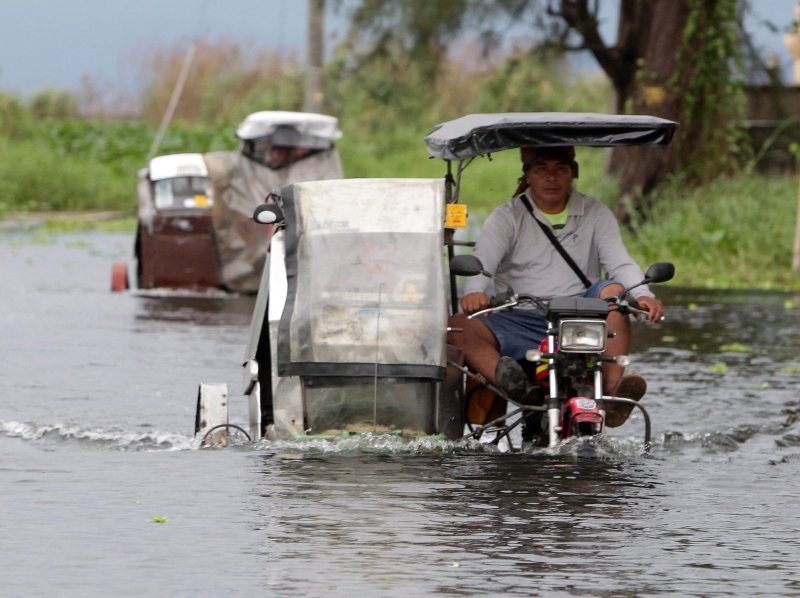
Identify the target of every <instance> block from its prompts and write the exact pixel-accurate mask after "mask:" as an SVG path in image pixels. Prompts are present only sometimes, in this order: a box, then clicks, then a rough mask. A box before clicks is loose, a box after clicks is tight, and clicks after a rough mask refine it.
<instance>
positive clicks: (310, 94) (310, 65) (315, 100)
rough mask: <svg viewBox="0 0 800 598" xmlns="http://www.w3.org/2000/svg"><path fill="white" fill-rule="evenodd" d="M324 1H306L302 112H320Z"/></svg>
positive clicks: (323, 53) (323, 58)
mask: <svg viewBox="0 0 800 598" xmlns="http://www.w3.org/2000/svg"><path fill="white" fill-rule="evenodd" d="M324 15H325V0H308V58H307V60H306V89H305V97H304V100H303V110H304V111H306V112H321V111H322V101H323V99H324V98H325V94H324V93H323V90H322V68H323V66H324V60H325V50H324V45H323V36H324V30H325V27H324V22H325V18H324Z"/></svg>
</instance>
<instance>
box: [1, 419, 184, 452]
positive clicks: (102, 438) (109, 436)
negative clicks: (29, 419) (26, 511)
mask: <svg viewBox="0 0 800 598" xmlns="http://www.w3.org/2000/svg"><path fill="white" fill-rule="evenodd" d="M0 435H2V436H6V437H8V438H19V439H22V440H25V441H28V442H32V443H35V444H38V445H41V446H43V447H49V448H53V447H59V446H61V447H67V446H77V447H81V448H90V449H92V448H94V449H111V450H118V451H130V452H135V451H180V450H189V449H194V448H197V446H198V444H199V443H198V442H197V441H196V440H195V439H194V438H193V437H190V436H185V435H183V434H176V433H174V432H159V431H157V430H154V431H150V432H131V431H127V430H122V429H102V428H82V427H80V426H77V425H71V424H61V423H58V424H46V425H40V424H33V423H23V422H14V421H10V422H5V421H3V422H0Z"/></svg>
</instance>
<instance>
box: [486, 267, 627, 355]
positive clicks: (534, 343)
mask: <svg viewBox="0 0 800 598" xmlns="http://www.w3.org/2000/svg"><path fill="white" fill-rule="evenodd" d="M613 282H614V281H613V280H601V281H599V282H596V283H594V284H593V285H592V286H590V287H589V288H588V289H586V290H585V291H584V292H583V293H581V294H580V295H578V296H579V297H598V296H599V295H600V290H601V289H603V288H604V287H607V286H608V285H610V284H613ZM481 320H482V321H483V323H484V324H486V325H487V326H488V327H489V330H491V331H492V333H493V334H494V336H495V338H496V339H497V342H498V343H499V345H500V355H508V356H509V357H513V358H514V359H516V360H522V359H525V352H526V351H528V350H529V349H538V348H539V343H540V342H541V340H542V339H543V338H544V337H545V334H547V320H545V318H544V314H542V312H541V311H539V310H538V309H512V310H509V311H498V312H494V313H491V314H488V315H485V316H481Z"/></svg>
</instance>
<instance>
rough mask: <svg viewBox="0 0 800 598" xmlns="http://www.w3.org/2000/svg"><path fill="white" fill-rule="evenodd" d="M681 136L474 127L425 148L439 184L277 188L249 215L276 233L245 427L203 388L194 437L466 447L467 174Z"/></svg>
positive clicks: (476, 120) (331, 183)
mask: <svg viewBox="0 0 800 598" xmlns="http://www.w3.org/2000/svg"><path fill="white" fill-rule="evenodd" d="M676 127H677V124H676V123H673V122H671V121H667V120H663V119H659V118H653V117H647V116H616V115H601V114H572V113H511V114H479V115H469V116H466V117H463V118H461V119H456V120H454V121H450V122H447V123H443V124H441V125H438V126H437V127H436V128H434V130H433V131H432V132H431V133H430V134H429V135H428V136H427V137H426V139H425V141H426V143H427V146H428V153H429V155H430V156H431V157H435V158H440V159H442V160H444V162H445V168H446V172H445V176H444V177H443V178H439V179H391V178H390V179H339V180H326V181H312V182H302V183H295V184H291V185H286V186H284V187H282V189H281V191H280V194H278V195H276V196H273V197H272V198H270V201H268V202H267V203H266V204H264V205H262V206H259V208H257V209H256V212H255V214H254V220H255V221H256V222H259V223H262V224H273V225H275V232H274V234H273V235H272V237H271V240H270V248H269V253H268V257H267V262H266V266H265V268H264V270H263V273H262V277H261V281H260V286H259V290H258V294H257V297H256V303H255V306H254V311H253V317H252V322H251V327H250V338H249V342H248V343H247V347H246V350H245V355H244V359H243V366H244V383H243V393H242V394H243V395H244V396H245V397H246V400H247V403H248V409H247V410H248V420H249V421H248V422H247V424H242V425H236V424H233V423H231V422H230V421H229V419H228V398H229V397H228V387H227V384H224V383H222V384H219V383H217V384H213V383H201V384H200V386H199V388H198V394H197V409H196V416H195V433H196V436H197V437H198V438H200V439H201V440H202V441H203V442H205V443H214V444H217V443H221V444H224V443H226V442H227V441H228V434H229V433H230V431H231V430H232V429H234V428H235V429H237V430H238V431H239V432H240V433H243V434H245V435H246V436H247V437H248V438H249V439H251V440H258V439H261V438H283V439H297V438H303V437H308V436H309V435H311V436H315V435H316V436H326V437H327V436H330V435H336V434H341V433H342V432H351V433H358V432H376V433H387V432H388V433H402V434H404V435H408V436H423V435H432V434H438V435H442V436H444V437H447V438H450V439H458V438H462V437H463V436H464V430H465V416H466V404H465V399H464V392H465V389H466V380H467V376H466V375H465V371H466V370H465V368H464V365H463V357H462V356H461V355H460V354H459V353H458V351H457V350H455V348H454V347H451V346H448V344H447V342H446V333H447V320H448V317H449V315H450V314H451V313H453V312H454V311H455V310H456V309H457V292H458V291H457V284H456V278H455V273H451V272H450V271H449V263H450V261H451V259H452V258H453V257H454V254H455V251H454V247H455V246H456V245H459V244H464V245H469V244H470V243H469V242H466V241H456V240H455V239H454V237H455V235H454V234H453V233H454V230H455V229H456V228H459V227H462V226H465V224H466V215H465V212H464V210H463V205H462V204H460V203H459V195H460V185H461V178H462V175H463V173H464V170H465V169H466V167H467V166H468V165H469V164H470V163H471V162H472V160H473V159H475V158H477V157H480V156H489V155H491V154H493V153H496V152H499V151H503V150H508V149H514V148H518V147H520V146H523V145H561V144H574V145H593V146H611V145H616V144H626V145H631V144H633V145H636V144H654V145H659V144H662V145H663V144H667V143H669V141H670V140H671V138H672V135H673V133H674V131H675V129H676ZM253 226H258V224H255V223H254V225H253Z"/></svg>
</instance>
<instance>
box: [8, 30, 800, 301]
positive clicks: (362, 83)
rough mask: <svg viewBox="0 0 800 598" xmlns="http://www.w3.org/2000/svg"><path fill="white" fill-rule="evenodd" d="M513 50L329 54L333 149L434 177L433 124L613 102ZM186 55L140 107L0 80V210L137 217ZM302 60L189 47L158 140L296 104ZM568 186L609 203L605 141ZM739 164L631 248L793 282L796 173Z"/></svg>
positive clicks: (373, 171) (715, 269)
mask: <svg viewBox="0 0 800 598" xmlns="http://www.w3.org/2000/svg"><path fill="white" fill-rule="evenodd" d="M529 58H530V56H529V55H528V54H527V51H525V50H521V49H515V50H512V51H510V52H509V53H508V54H506V55H505V56H504V57H503V59H502V60H498V61H495V62H491V61H486V60H483V59H482V58H481V57H480V56H479V53H478V51H477V50H476V49H473V48H471V47H470V46H468V45H467V46H464V47H463V49H462V51H460V52H459V53H458V58H456V59H451V60H450V61H448V62H447V63H446V64H445V68H444V70H443V73H442V74H440V75H439V76H438V77H437V80H436V81H437V82H436V85H435V86H434V87H431V86H430V85H429V84H428V85H426V78H425V75H424V73H423V72H421V71H419V70H417V69H416V68H415V67H414V65H413V63H408V62H398V61H397V60H396V57H394V56H392V55H390V54H386V55H385V56H376V57H373V59H372V60H371V61H370V62H369V63H368V64H366V65H364V66H363V67H361V68H357V69H355V68H353V66H352V65H351V64H350V63H349V62H348V56H347V55H345V54H342V55H341V56H335V57H334V59H333V60H332V61H331V62H330V63H329V65H328V66H327V72H326V85H327V88H326V90H327V95H326V105H327V106H329V109H327V110H326V112H327V113H329V114H333V115H335V116H337V117H338V118H339V120H340V126H341V128H342V130H343V132H344V137H343V139H342V140H341V141H340V142H339V144H338V148H339V151H340V154H341V156H342V161H343V164H344V168H345V175H346V176H348V177H382V176H392V177H437V176H442V175H443V174H444V172H445V171H444V164H443V163H441V162H440V161H438V160H430V159H428V158H427V153H426V148H425V145H424V142H423V137H424V136H425V134H426V133H427V132H428V131H429V130H430V129H431V128H432V127H433V125H434V124H436V123H437V122H441V121H443V120H447V119H450V118H455V117H457V116H460V115H462V114H466V113H469V112H488V111H492V112H497V111H514V110H525V111H560V110H572V111H593V112H608V111H613V108H612V104H613V98H612V95H613V94H612V92H611V90H610V89H609V84H608V83H607V80H606V79H605V78H602V77H586V76H579V75H577V74H576V73H574V72H572V71H571V70H570V69H569V67H568V66H567V63H566V61H565V60H564V59H563V56H560V55H558V54H553V53H551V54H550V55H549V56H548V57H546V58H545V59H541V60H530V59H529ZM182 59H183V54H182V53H179V52H177V51H170V50H165V51H161V52H160V53H158V54H157V55H154V56H153V57H152V65H153V68H152V73H153V77H152V80H151V82H150V84H149V86H148V87H147V89H146V90H145V92H144V94H143V99H142V102H141V105H142V113H141V115H139V116H138V117H137V118H127V119H124V120H123V119H119V118H113V117H109V115H108V113H106V112H105V111H103V110H99V111H97V112H94V113H93V112H92V111H90V110H87V109H86V105H87V104H90V105H91V106H95V107H96V106H98V105H101V104H102V102H98V101H97V100H98V98H93V99H92V102H88V103H87V102H86V100H85V98H80V97H74V96H72V95H70V94H66V93H63V92H57V91H53V92H46V93H42V94H39V95H37V96H35V97H33V98H31V99H29V100H27V101H22V100H20V99H19V98H16V97H13V96H8V95H2V94H0V218H2V217H9V216H11V215H13V214H18V213H20V212H41V211H69V212H77V211H98V210H100V211H117V212H120V213H121V214H122V215H124V216H127V218H128V219H129V220H128V224H127V225H126V226H128V227H129V228H130V230H131V231H132V228H133V223H132V219H133V218H134V216H135V210H136V172H137V170H138V169H140V168H142V167H144V166H145V163H146V156H147V153H148V150H149V149H150V146H151V143H152V141H153V138H154V136H155V134H156V130H157V127H158V123H159V121H160V119H161V117H162V111H163V109H164V107H165V106H166V104H167V102H168V99H169V94H170V93H171V91H172V87H173V85H174V81H175V79H176V77H177V72H178V70H179V69H180V64H181V61H182ZM302 89H303V77H302V72H301V71H300V70H299V69H298V68H297V67H296V65H294V64H293V62H292V61H291V60H288V61H287V59H286V58H285V57H284V58H281V57H278V56H272V55H269V54H260V55H257V56H255V57H251V58H247V59H246V58H245V55H244V53H242V52H241V51H238V49H237V48H236V47H235V46H231V45H227V44H222V45H220V46H210V45H199V46H198V49H197V52H196V56H195V62H194V66H193V68H192V73H191V75H190V77H189V80H188V82H187V87H186V89H185V91H184V94H183V95H182V98H181V101H180V103H179V105H178V110H177V111H176V115H175V119H174V121H173V123H172V124H171V126H170V128H169V130H168V133H167V135H166V137H165V138H164V140H163V142H162V145H161V147H160V148H159V150H158V153H159V154H166V153H173V152H184V151H190V152H195V151H197V152H206V151H215V150H225V149H235V148H236V147H237V145H238V142H237V140H236V139H235V136H234V130H235V128H236V125H237V124H238V123H239V122H240V121H241V120H242V119H243V118H244V117H245V116H246V115H247V114H249V113H251V112H254V111H257V110H275V109H280V110H302V109H303V107H302V101H303V97H302V96H303V94H302ZM578 160H579V162H580V165H581V176H580V179H579V180H578V187H579V188H580V189H581V190H583V191H585V192H587V193H590V194H593V195H595V196H598V197H600V198H601V199H603V200H604V201H605V202H606V203H608V204H609V205H610V206H611V207H612V208H614V207H616V204H617V202H618V197H617V196H618V183H617V181H616V180H615V179H614V178H613V177H609V176H607V175H606V174H604V173H605V168H604V167H605V164H606V161H607V160H608V152H607V151H606V150H600V149H588V148H580V149H579V152H578ZM739 172H740V173H739V174H733V175H726V176H725V177H721V178H720V177H718V178H713V179H711V180H710V181H709V182H707V183H706V184H704V185H703V186H700V187H687V186H686V185H685V184H684V183H683V182H682V181H681V180H680V179H679V178H674V179H671V180H669V181H667V183H666V184H664V185H662V186H661V187H660V188H659V189H658V191H657V192H656V193H655V194H654V195H653V196H651V197H649V198H648V199H647V201H646V203H645V204H644V207H643V212H642V213H640V214H639V215H638V217H637V218H636V219H634V221H632V222H630V223H629V226H627V227H626V228H625V235H626V237H627V243H628V246H629V248H630V249H631V252H632V253H633V254H634V256H635V257H636V259H637V260H638V261H639V262H640V263H642V264H643V265H646V264H648V263H651V262H653V261H660V260H671V261H674V262H675V263H676V266H677V268H678V276H677V280H676V283H677V284H679V285H683V286H700V287H704V286H711V287H718V288H733V287H738V288H779V289H795V290H798V289H800V282H798V280H797V279H796V278H793V277H792V275H791V273H790V267H789V265H790V259H791V250H792V241H793V234H794V222H795V213H796V209H797V207H796V206H797V199H796V198H797V193H798V181H797V180H796V178H795V177H794V176H773V177H766V176H760V175H755V174H748V171H747V170H746V169H742V170H740V171H739ZM518 176H519V162H518V158H517V155H516V153H515V152H504V153H501V154H498V155H495V156H493V157H492V158H491V160H489V159H480V160H476V161H475V162H474V163H473V164H471V165H470V166H469V168H468V169H467V171H466V174H465V184H464V189H463V195H462V201H464V202H465V203H467V204H468V205H469V206H470V211H471V216H472V219H473V220H472V221H473V223H475V222H480V220H481V218H482V217H483V216H484V215H485V214H486V213H487V212H488V210H490V209H491V208H492V207H493V206H494V205H496V204H497V203H499V202H500V201H503V200H505V199H506V198H507V197H508V196H509V195H510V193H511V192H512V191H513V189H514V187H515V183H516V179H517V177H518Z"/></svg>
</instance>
